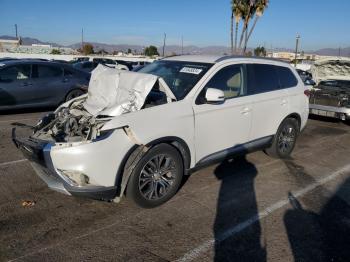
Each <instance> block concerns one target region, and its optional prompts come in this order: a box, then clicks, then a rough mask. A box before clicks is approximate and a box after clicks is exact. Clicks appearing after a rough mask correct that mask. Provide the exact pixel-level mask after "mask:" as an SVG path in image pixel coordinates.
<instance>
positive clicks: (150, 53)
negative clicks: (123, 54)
mask: <svg viewBox="0 0 350 262" xmlns="http://www.w3.org/2000/svg"><path fill="white" fill-rule="evenodd" d="M145 55H146V56H155V55H159V53H158V50H157V47H155V46H154V45H150V46H149V47H146V48H145Z"/></svg>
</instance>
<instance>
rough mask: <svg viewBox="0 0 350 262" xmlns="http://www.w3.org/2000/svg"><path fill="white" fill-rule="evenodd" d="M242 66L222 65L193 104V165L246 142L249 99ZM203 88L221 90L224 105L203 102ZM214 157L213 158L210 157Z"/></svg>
mask: <svg viewBox="0 0 350 262" xmlns="http://www.w3.org/2000/svg"><path fill="white" fill-rule="evenodd" d="M246 87H247V85H246V76H245V66H244V65H240V64H238V65H237V64H236V65H228V66H224V67H222V68H221V69H219V70H218V71H217V73H216V74H215V75H214V76H213V77H212V78H211V79H210V80H209V81H208V82H207V83H206V84H205V87H204V88H203V89H202V91H201V92H200V94H199V96H198V97H197V99H196V103H195V104H194V105H193V110H194V116H195V147H196V162H197V163H198V162H200V161H201V160H203V159H204V158H206V157H207V156H209V155H212V154H215V153H217V154H218V155H225V152H226V151H227V149H231V148H233V147H235V146H238V145H241V144H243V143H246V142H248V139H249V132H250V126H251V98H250V97H249V96H246V94H247V93H246V90H247V88H246ZM207 88H216V89H221V90H222V91H223V92H224V94H225V102H224V103H221V104H209V103H207V102H206V101H205V92H206V89H207ZM214 156H215V155H214Z"/></svg>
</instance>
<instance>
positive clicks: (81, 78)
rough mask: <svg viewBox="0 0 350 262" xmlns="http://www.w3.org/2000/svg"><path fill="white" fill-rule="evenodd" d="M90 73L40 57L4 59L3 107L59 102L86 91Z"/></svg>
mask: <svg viewBox="0 0 350 262" xmlns="http://www.w3.org/2000/svg"><path fill="white" fill-rule="evenodd" d="M89 80H90V74H89V73H86V72H83V71H80V70H77V69H75V68H74V67H72V66H71V65H69V64H65V63H58V62H49V61H41V60H36V59H15V60H6V61H2V62H0V109H18V108H30V107H46V106H58V105H59V104H61V103H63V102H65V101H68V100H71V99H73V98H75V97H78V96H80V95H82V94H84V93H85V92H86V91H87V87H88V84H89Z"/></svg>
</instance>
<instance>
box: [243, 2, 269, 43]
mask: <svg viewBox="0 0 350 262" xmlns="http://www.w3.org/2000/svg"><path fill="white" fill-rule="evenodd" d="M268 5H269V0H258V1H257V2H256V3H255V14H256V16H255V19H254V23H253V26H252V28H251V29H250V31H249V34H248V37H247V40H246V41H247V42H248V40H249V38H250V36H251V34H252V33H253V30H254V28H255V25H256V22H258V19H259V18H260V17H261V16H262V15H263V14H264V11H265V9H266V8H267V7H268ZM245 45H247V43H245Z"/></svg>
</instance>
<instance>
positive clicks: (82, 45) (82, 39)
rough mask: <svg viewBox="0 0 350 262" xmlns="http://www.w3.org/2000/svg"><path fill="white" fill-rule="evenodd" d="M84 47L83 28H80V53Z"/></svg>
mask: <svg viewBox="0 0 350 262" xmlns="http://www.w3.org/2000/svg"><path fill="white" fill-rule="evenodd" d="M83 47H84V28H81V51H82V52H83Z"/></svg>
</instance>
